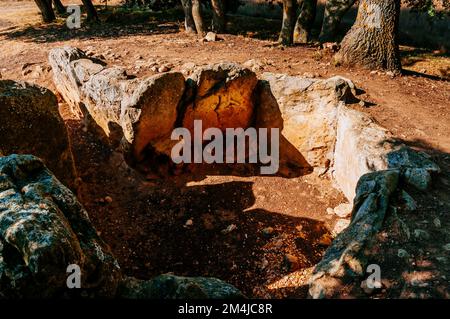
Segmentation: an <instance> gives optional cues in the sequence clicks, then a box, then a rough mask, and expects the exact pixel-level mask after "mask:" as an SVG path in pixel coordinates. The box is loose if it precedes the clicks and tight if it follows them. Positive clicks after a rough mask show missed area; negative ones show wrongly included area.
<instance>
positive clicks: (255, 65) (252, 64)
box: [242, 59, 264, 72]
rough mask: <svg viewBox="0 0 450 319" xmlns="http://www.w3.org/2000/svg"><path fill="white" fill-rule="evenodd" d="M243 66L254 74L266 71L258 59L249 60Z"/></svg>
mask: <svg viewBox="0 0 450 319" xmlns="http://www.w3.org/2000/svg"><path fill="white" fill-rule="evenodd" d="M242 65H243V66H244V67H246V68H249V69H250V70H252V71H253V72H257V71H262V70H264V63H263V62H261V61H260V60H256V59H250V60H247V61H245V62H244V63H243V64H242Z"/></svg>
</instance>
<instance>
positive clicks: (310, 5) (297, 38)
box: [294, 0, 317, 43]
mask: <svg viewBox="0 0 450 319" xmlns="http://www.w3.org/2000/svg"><path fill="white" fill-rule="evenodd" d="M297 2H298V5H299V7H300V8H301V9H300V15H299V16H298V19H297V23H296V24H295V29H294V43H307V42H308V41H309V40H310V38H311V35H310V33H311V29H312V26H313V24H314V19H315V17H316V8H317V0H297Z"/></svg>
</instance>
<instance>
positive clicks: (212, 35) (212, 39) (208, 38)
mask: <svg viewBox="0 0 450 319" xmlns="http://www.w3.org/2000/svg"><path fill="white" fill-rule="evenodd" d="M204 39H205V41H206V42H216V41H218V37H217V33H215V32H208V33H207V34H206V36H205V37H204Z"/></svg>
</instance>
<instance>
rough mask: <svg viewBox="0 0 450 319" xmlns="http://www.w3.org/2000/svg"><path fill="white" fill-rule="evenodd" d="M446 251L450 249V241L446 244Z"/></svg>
mask: <svg viewBox="0 0 450 319" xmlns="http://www.w3.org/2000/svg"><path fill="white" fill-rule="evenodd" d="M444 249H445V250H446V251H450V243H448V244H445V245H444Z"/></svg>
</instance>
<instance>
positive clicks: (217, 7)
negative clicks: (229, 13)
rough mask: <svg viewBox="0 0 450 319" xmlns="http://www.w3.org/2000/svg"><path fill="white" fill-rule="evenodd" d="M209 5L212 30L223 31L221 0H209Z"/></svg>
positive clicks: (223, 18)
mask: <svg viewBox="0 0 450 319" xmlns="http://www.w3.org/2000/svg"><path fill="white" fill-rule="evenodd" d="M211 5H212V9H213V20H212V30H213V31H214V32H217V33H224V32H225V26H226V20H225V6H224V3H223V0H211Z"/></svg>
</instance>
